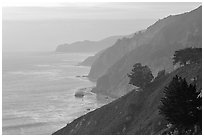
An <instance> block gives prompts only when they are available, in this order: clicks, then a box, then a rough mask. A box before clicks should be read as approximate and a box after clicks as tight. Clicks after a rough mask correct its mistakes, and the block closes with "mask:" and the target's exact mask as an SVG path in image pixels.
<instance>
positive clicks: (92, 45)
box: [56, 36, 122, 53]
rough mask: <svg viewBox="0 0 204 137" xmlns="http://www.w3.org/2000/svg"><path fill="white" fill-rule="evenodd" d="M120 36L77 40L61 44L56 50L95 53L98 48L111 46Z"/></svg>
mask: <svg viewBox="0 0 204 137" xmlns="http://www.w3.org/2000/svg"><path fill="white" fill-rule="evenodd" d="M121 37H122V36H111V37H108V38H105V39H103V40H100V41H89V40H85V41H78V42H74V43H71V44H61V45H59V46H57V48H56V52H63V53H73V52H80V53H83V52H90V53H95V52H99V51H100V50H103V49H106V48H108V47H110V46H112V45H113V44H114V43H115V42H116V41H117V39H119V38H121Z"/></svg>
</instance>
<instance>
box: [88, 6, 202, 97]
mask: <svg viewBox="0 0 204 137" xmlns="http://www.w3.org/2000/svg"><path fill="white" fill-rule="evenodd" d="M133 45H134V46H133ZM191 46H193V47H202V7H199V8H197V9H195V10H193V11H191V12H187V13H184V14H180V15H175V16H168V17H166V18H164V19H162V20H159V21H158V22H156V23H155V24H153V25H152V26H150V27H148V28H147V29H146V30H145V31H144V32H141V33H140V34H139V33H138V34H137V35H135V36H133V37H132V38H129V39H127V38H124V39H122V40H118V41H117V42H116V43H115V44H114V45H113V46H112V47H110V48H108V49H107V50H105V51H104V52H103V53H102V54H101V56H99V57H98V59H97V60H95V62H94V63H93V65H92V68H91V71H90V73H89V77H90V78H91V79H97V78H98V80H97V86H96V88H94V92H96V93H102V94H108V95H110V96H115V97H120V96H122V95H125V94H126V93H128V92H129V91H131V89H132V88H131V87H130V86H129V85H128V81H129V80H128V77H127V73H129V72H130V71H131V69H132V66H133V65H134V64H136V63H138V62H140V63H142V64H144V65H148V66H149V67H150V68H151V70H152V72H153V74H154V75H155V74H157V72H158V71H159V70H161V69H165V70H167V71H172V70H173V65H172V59H171V58H172V55H173V53H174V52H175V51H176V50H178V49H182V48H185V47H191Z"/></svg>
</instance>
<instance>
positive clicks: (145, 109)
mask: <svg viewBox="0 0 204 137" xmlns="http://www.w3.org/2000/svg"><path fill="white" fill-rule="evenodd" d="M175 75H178V76H181V77H183V78H186V80H187V82H188V83H191V82H192V81H191V80H192V78H194V77H198V81H197V86H198V88H199V89H200V88H201V87H202V65H201V64H197V65H187V66H185V67H181V68H178V69H177V70H175V71H173V72H172V73H169V74H166V75H165V76H163V77H160V78H159V79H157V80H154V81H153V82H152V83H151V84H150V85H149V86H148V87H146V89H144V90H143V91H138V92H136V91H131V92H129V93H128V94H126V95H125V96H122V97H120V98H119V99H117V100H115V101H113V102H111V103H110V104H107V105H105V106H103V107H101V108H98V109H96V110H94V111H92V112H90V113H88V114H86V115H84V116H81V117H79V118H77V119H76V120H74V121H73V122H71V123H69V124H67V125H66V126H65V127H64V128H62V129H60V130H58V131H56V132H55V133H53V134H54V135H71V134H72V135H74V134H83V135H88V134H89V135H92V134H95V135H106V134H129V135H130V134H137V135H140V134H142V135H145V134H161V133H162V132H163V131H164V130H165V129H166V128H167V126H166V121H165V120H164V118H163V117H162V116H160V115H159V114H158V106H159V105H160V99H161V97H162V96H163V89H164V87H165V86H167V85H168V84H169V82H170V81H171V80H172V78H173V77H174V76H175Z"/></svg>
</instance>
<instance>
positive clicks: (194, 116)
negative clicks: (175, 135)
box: [159, 76, 202, 134]
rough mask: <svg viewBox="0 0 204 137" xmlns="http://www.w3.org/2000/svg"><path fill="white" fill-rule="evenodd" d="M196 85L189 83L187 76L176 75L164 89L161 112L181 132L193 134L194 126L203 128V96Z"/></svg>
mask: <svg viewBox="0 0 204 137" xmlns="http://www.w3.org/2000/svg"><path fill="white" fill-rule="evenodd" d="M198 95H199V92H197V91H196V86H195V85H192V84H190V85H188V84H187V82H186V80H185V78H184V79H182V78H181V77H178V76H175V77H174V78H173V80H172V81H171V82H170V84H169V85H168V86H167V87H165V89H164V97H163V98H162V99H161V103H162V104H161V106H160V107H159V113H160V114H161V115H163V116H164V117H165V119H166V120H167V121H168V122H169V123H170V124H172V125H173V126H174V127H175V128H176V129H177V130H178V132H179V134H191V133H192V132H195V131H194V130H195V129H194V127H195V126H198V127H200V129H201V125H202V123H201V121H202V110H201V106H202V98H201V97H199V96H198Z"/></svg>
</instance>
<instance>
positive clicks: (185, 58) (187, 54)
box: [173, 48, 202, 65]
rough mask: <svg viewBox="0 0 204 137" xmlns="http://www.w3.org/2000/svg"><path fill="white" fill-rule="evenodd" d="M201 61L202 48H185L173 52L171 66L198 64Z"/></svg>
mask: <svg viewBox="0 0 204 137" xmlns="http://www.w3.org/2000/svg"><path fill="white" fill-rule="evenodd" d="M201 60H202V48H185V49H181V50H178V51H176V52H175V54H174V57H173V64H174V65H175V64H177V63H179V64H180V65H186V64H187V63H190V64H192V63H200V62H201Z"/></svg>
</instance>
